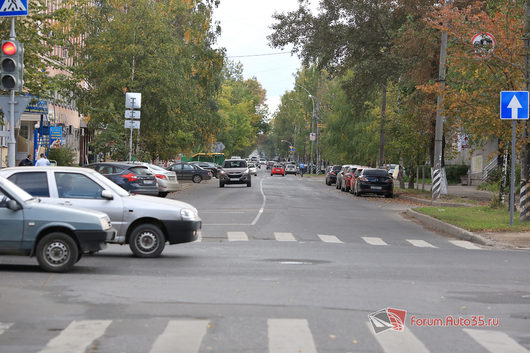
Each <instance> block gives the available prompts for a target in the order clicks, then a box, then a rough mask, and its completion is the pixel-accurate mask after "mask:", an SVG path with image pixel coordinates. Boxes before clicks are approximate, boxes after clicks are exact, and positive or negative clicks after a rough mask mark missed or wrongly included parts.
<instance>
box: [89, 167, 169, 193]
mask: <svg viewBox="0 0 530 353" xmlns="http://www.w3.org/2000/svg"><path fill="white" fill-rule="evenodd" d="M86 167H87V168H90V169H94V170H95V171H96V172H98V173H100V174H102V175H104V176H105V177H106V178H108V179H110V180H112V181H113V182H115V183H116V184H117V185H118V186H120V187H121V188H123V189H125V190H127V191H129V192H130V193H133V194H143V195H153V196H157V195H158V193H159V190H158V185H157V183H156V178H155V176H154V175H153V174H152V173H151V171H150V170H149V168H147V167H146V166H143V165H138V164H131V163H128V162H99V163H92V164H89V165H87V166H86Z"/></svg>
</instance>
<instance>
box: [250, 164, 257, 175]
mask: <svg viewBox="0 0 530 353" xmlns="http://www.w3.org/2000/svg"><path fill="white" fill-rule="evenodd" d="M248 170H249V171H250V174H252V175H254V176H258V167H256V164H255V163H252V162H250V163H249V164H248Z"/></svg>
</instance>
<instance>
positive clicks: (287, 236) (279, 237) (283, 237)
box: [274, 232, 296, 241]
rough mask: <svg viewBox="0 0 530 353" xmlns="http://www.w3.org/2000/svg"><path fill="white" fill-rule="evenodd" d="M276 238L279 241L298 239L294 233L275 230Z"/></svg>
mask: <svg viewBox="0 0 530 353" xmlns="http://www.w3.org/2000/svg"><path fill="white" fill-rule="evenodd" d="M274 238H275V239H276V240H277V241H296V239H295V237H294V236H293V233H279V232H274Z"/></svg>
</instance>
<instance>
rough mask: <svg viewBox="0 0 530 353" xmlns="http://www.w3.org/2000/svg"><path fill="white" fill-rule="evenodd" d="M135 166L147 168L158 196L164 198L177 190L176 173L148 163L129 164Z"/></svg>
mask: <svg viewBox="0 0 530 353" xmlns="http://www.w3.org/2000/svg"><path fill="white" fill-rule="evenodd" d="M131 164H136V165H142V166H144V167H147V169H149V171H150V172H151V174H153V175H154V176H155V178H156V184H157V185H158V196H160V197H166V196H167V194H169V193H170V192H175V191H178V190H179V182H178V178H177V173H175V172H172V171H169V170H167V169H164V168H162V167H159V166H157V165H154V164H150V163H131Z"/></svg>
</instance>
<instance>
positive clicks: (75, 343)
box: [39, 320, 112, 353]
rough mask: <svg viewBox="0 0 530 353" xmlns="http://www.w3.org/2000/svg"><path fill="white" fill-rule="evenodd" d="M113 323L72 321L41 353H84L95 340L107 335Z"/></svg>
mask: <svg viewBox="0 0 530 353" xmlns="http://www.w3.org/2000/svg"><path fill="white" fill-rule="evenodd" d="M111 322H112V321H111V320H83V321H72V322H71V323H70V325H68V327H67V328H65V329H64V330H62V331H61V333H60V334H59V335H58V336H56V337H55V338H53V339H51V340H50V341H49V342H48V344H47V345H46V347H44V349H43V350H41V351H40V352H39V353H84V352H86V350H87V348H88V346H89V345H90V344H91V343H92V342H94V340H96V339H97V338H99V337H101V336H102V335H103V334H104V333H105V330H106V329H107V327H109V325H110V323H111Z"/></svg>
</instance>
